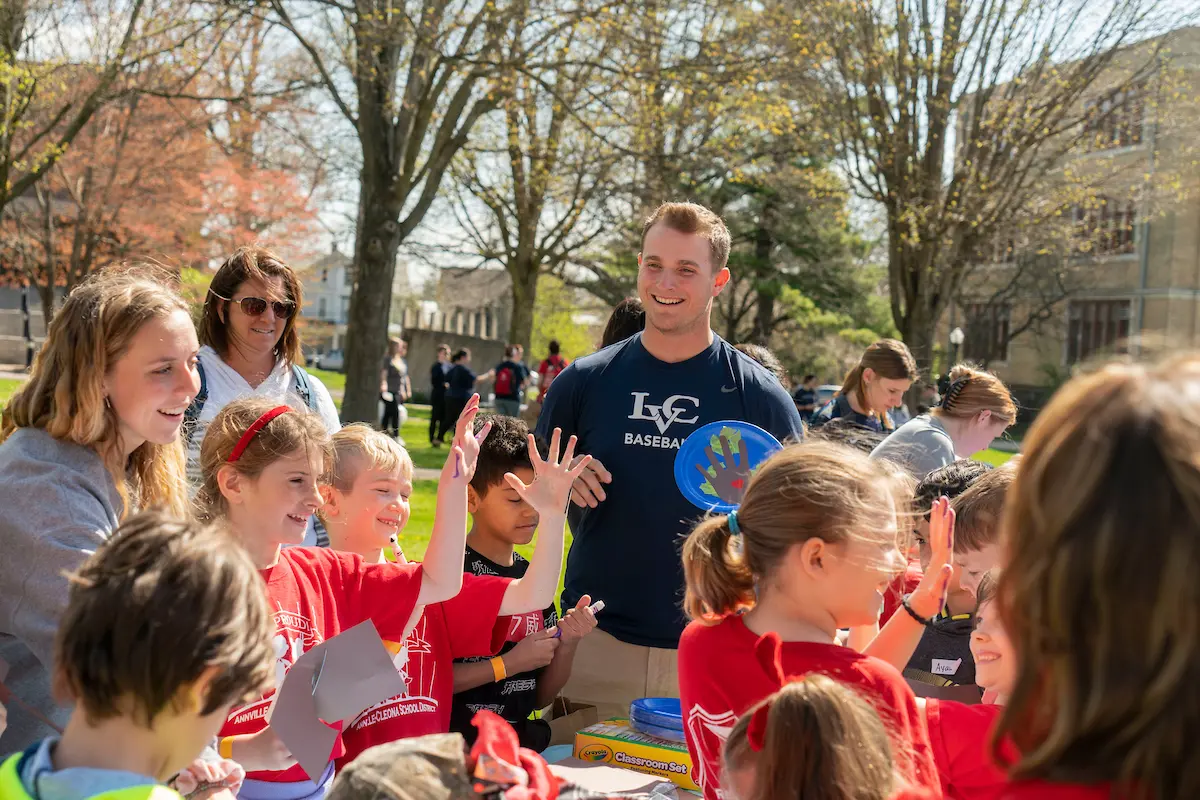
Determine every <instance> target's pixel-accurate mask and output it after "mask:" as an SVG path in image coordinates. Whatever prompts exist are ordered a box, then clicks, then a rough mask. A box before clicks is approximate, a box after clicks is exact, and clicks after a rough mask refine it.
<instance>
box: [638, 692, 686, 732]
mask: <svg viewBox="0 0 1200 800" xmlns="http://www.w3.org/2000/svg"><path fill="white" fill-rule="evenodd" d="M629 719H630V720H631V721H632V720H635V719H636V720H639V721H640V722H644V723H646V724H647V725H655V726H657V727H660V728H674V729H675V730H680V731H682V730H683V709H682V708H681V706H680V704H679V700H678V699H677V698H672V697H643V698H642V699H640V700H634V701H633V702H632V703H630V704H629Z"/></svg>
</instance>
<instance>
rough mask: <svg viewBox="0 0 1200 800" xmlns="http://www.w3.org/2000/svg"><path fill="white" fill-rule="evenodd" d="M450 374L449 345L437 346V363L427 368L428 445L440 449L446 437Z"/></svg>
mask: <svg viewBox="0 0 1200 800" xmlns="http://www.w3.org/2000/svg"><path fill="white" fill-rule="evenodd" d="M449 372H450V345H448V344H439V345H438V349H437V361H434V362H433V366H431V367H430V368H429V405H430V409H429V444H430V445H431V446H433V447H441V446H442V441H443V440H444V439H445V436H446V430H447V428H446V375H447V374H448V373H449Z"/></svg>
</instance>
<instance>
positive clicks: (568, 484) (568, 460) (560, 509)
mask: <svg viewBox="0 0 1200 800" xmlns="http://www.w3.org/2000/svg"><path fill="white" fill-rule="evenodd" d="M535 441H536V440H535V439H534V437H533V434H530V435H529V459H530V461H532V462H533V483H530V484H528V485H527V484H525V483H523V482H522V481H521V479H520V478H518V477H517V476H516V475H514V474H512V473H511V472H509V473H506V474H505V476H504V479H505V480H506V481H508V485H509V486H511V487H512V488H513V491H515V492H516V493H517V496H518V497H520V498H521V499H522V500H524V501H525V502H526V503H529V505H531V506H533V509H534V510H535V511H537V512H538V514H540V515H542V516H548V515H555V514H557V515H563V514H565V513H566V510H567V502H568V500H569V499H570V496H571V489H572V487H573V486H574V484H575V481H576V479H578V478H579V476H580V475H582V474H583V472H584V470H586V469H587V467H588V464H590V463H591V461H592V457H591V456H581V457H579V458H575V444H576V441H577V440H576V438H575V437H574V436H572V437H571V438H570V439H569V440H567V449H566V450H565V451H563V453H562V458H561V459H560V458H559V447H560V445H561V444H562V429H561V428H555V429H554V435H553V436H551V437H550V450H549V452H548V453H547V454H546V455H547V457H546V458H545V459H542V457H541V455H540V454H539V453H538V450H537V445H536V443H535Z"/></svg>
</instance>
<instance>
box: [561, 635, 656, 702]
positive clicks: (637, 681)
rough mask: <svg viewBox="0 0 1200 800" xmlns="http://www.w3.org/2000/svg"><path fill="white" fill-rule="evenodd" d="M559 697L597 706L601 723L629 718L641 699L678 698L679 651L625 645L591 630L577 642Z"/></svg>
mask: <svg viewBox="0 0 1200 800" xmlns="http://www.w3.org/2000/svg"><path fill="white" fill-rule="evenodd" d="M562 694H563V696H564V697H566V698H568V699H569V700H570V701H571V702H573V703H586V704H589V705H593V706H596V709H597V711H598V712H599V714H600V719H601V720H605V719H608V718H610V717H628V716H629V704H630V703H632V702H633V701H634V700H637V699H638V698H640V697H679V651H678V650H666V649H663V648H659V647H641V646H639V645H635V644H626V643H625V642H622V641H620V640H619V639H616V638H614V637H612V636H610V635H608V634H607V633H605V632H604V631H601V630H594V631H592V632H591V633H589V634H588V635H587V636H585V637H583V639H582V640H581V641H580V642H579V650H578V652H576V654H575V663H574V665H573V666H572V667H571V679H570V680H569V681H567V685H566V687H565V688H564V689H563V691H562Z"/></svg>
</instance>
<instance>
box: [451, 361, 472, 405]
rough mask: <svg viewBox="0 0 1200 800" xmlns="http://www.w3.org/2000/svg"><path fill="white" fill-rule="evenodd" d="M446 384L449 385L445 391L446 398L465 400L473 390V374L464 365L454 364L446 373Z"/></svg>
mask: <svg viewBox="0 0 1200 800" xmlns="http://www.w3.org/2000/svg"><path fill="white" fill-rule="evenodd" d="M446 383H448V384H450V387H449V388H448V389H446V397H453V398H456V399H458V400H466V399H467V398H468V397H470V396H471V390H472V389H474V388H475V373H474V372H472V371H471V368H470V367H468V366H467V365H466V364H455V365H454V366H453V367H451V368H450V371H449V372H448V373H446Z"/></svg>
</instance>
